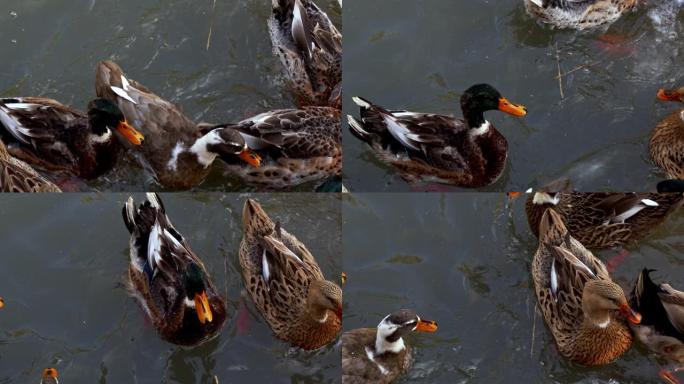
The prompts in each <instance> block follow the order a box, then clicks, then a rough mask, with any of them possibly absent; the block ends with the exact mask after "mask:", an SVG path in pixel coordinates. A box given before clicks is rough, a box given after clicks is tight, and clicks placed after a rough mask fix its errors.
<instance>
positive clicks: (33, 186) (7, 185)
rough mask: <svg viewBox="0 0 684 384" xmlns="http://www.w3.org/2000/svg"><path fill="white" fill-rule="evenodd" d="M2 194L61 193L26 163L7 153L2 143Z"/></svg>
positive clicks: (0, 176) (0, 147)
mask: <svg viewBox="0 0 684 384" xmlns="http://www.w3.org/2000/svg"><path fill="white" fill-rule="evenodd" d="M0 192H61V190H60V189H59V187H57V186H56V185H54V184H53V183H52V182H51V181H49V180H48V179H46V178H44V177H43V176H41V175H40V174H39V173H38V172H36V170H35V169H33V168H31V166H30V165H28V164H26V163H25V162H23V161H21V160H19V159H17V158H15V157H13V156H12V155H10V154H9V153H8V152H7V147H6V146H5V144H4V143H3V142H2V141H0Z"/></svg>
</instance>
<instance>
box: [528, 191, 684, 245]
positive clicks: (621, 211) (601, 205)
mask: <svg viewBox="0 0 684 384" xmlns="http://www.w3.org/2000/svg"><path fill="white" fill-rule="evenodd" d="M676 184H677V182H676V181H666V182H661V183H660V184H658V188H659V190H664V189H666V188H669V189H668V190H672V189H671V188H670V186H671V185H674V187H672V188H675V187H676ZM682 202H684V195H682V193H681V192H679V193H609V192H590V193H582V192H572V188H571V187H570V182H569V180H568V179H560V180H556V181H554V182H552V183H549V184H548V185H546V186H544V187H541V188H539V190H537V191H535V192H533V193H531V194H530V195H529V196H528V198H527V202H526V206H525V210H526V212H527V220H528V222H529V224H530V229H531V230H532V232H533V233H534V234H535V235H536V236H539V223H540V221H541V218H542V216H543V215H544V212H545V211H546V209H547V208H553V209H554V211H555V212H556V213H558V214H559V215H560V216H561V217H562V218H563V222H564V224H565V226H566V227H567V228H568V231H569V232H570V234H571V235H572V236H573V237H574V238H575V239H577V240H579V242H580V243H582V245H584V246H585V247H587V248H591V249H603V248H610V247H616V246H621V245H624V244H627V243H630V242H634V241H637V240H640V239H642V238H644V237H645V236H647V235H648V234H649V233H651V231H652V230H653V229H655V228H656V227H657V226H658V225H659V224H660V223H662V222H663V221H665V219H666V218H667V217H668V215H669V214H671V213H672V212H674V211H676V210H677V209H678V208H679V207H681V205H682Z"/></svg>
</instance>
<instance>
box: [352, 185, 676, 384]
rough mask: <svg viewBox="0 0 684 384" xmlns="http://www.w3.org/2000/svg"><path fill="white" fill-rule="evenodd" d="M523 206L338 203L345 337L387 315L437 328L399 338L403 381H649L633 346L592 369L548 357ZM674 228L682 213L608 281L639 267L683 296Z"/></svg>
mask: <svg viewBox="0 0 684 384" xmlns="http://www.w3.org/2000/svg"><path fill="white" fill-rule="evenodd" d="M523 200H524V199H523V198H521V199H518V200H517V201H515V202H514V203H513V205H512V206H511V207H507V198H506V196H504V195H503V194H432V195H424V194H421V195H417V194H416V195H413V194H411V195H409V194H354V195H353V196H347V197H345V200H344V203H343V210H344V225H343V236H344V239H345V243H344V244H345V248H344V270H345V272H346V273H347V276H348V280H347V284H346V285H345V292H344V294H345V302H346V307H345V312H344V316H345V318H344V328H345V329H346V330H348V329H353V328H359V327H372V326H375V325H377V324H378V322H379V321H380V320H381V319H382V318H383V317H384V316H385V315H386V314H388V313H390V312H392V311H394V310H396V309H398V308H414V309H416V310H417V311H418V312H419V313H420V314H422V315H423V316H424V317H426V318H429V319H433V320H435V321H437V322H438V323H439V326H440V327H439V330H438V331H437V333H434V334H430V335H425V334H420V335H412V336H410V337H409V339H408V342H409V343H411V344H412V345H415V346H417V355H416V364H415V366H414V369H413V370H412V371H411V372H410V374H409V376H408V378H407V379H404V380H403V381H401V382H406V383H408V382H411V383H498V382H507V381H508V380H510V378H515V382H521V383H522V382H529V383H542V382H544V383H546V382H559V383H606V384H607V383H644V382H658V379H657V372H658V368H657V367H656V365H654V363H653V361H654V360H653V359H652V357H651V356H650V354H649V353H648V352H647V351H646V350H645V349H644V348H643V347H641V346H637V347H636V348H633V349H632V350H631V351H630V352H628V353H627V354H626V355H624V356H623V357H622V358H621V359H620V360H619V361H618V362H616V363H613V364H610V365H608V366H605V367H601V368H591V369H590V368H584V367H579V366H577V365H574V364H571V363H568V362H566V361H565V360H562V359H561V358H560V357H559V355H558V353H557V351H556V347H555V345H554V342H553V338H552V336H551V334H550V333H549V332H548V330H547V329H546V326H545V324H544V320H543V318H542V317H541V314H537V315H535V305H536V297H535V294H534V289H533V282H532V278H531V275H530V272H529V267H530V263H531V260H532V256H533V255H534V252H535V251H536V248H537V242H536V239H535V238H534V236H533V235H532V234H531V233H530V231H529V229H528V226H527V219H526V218H525V216H524V214H525V213H524V201H523ZM683 230H684V215H682V214H681V213H680V214H677V215H675V216H674V217H671V218H670V219H669V220H668V221H667V222H666V223H665V224H664V225H663V226H662V227H660V228H659V229H658V230H657V231H656V232H655V233H654V234H653V235H651V236H649V237H648V238H647V239H646V240H644V241H643V242H641V243H639V244H636V245H634V246H630V247H628V248H627V251H628V252H629V256H628V257H627V258H626V260H625V261H623V262H622V264H620V265H619V266H618V267H617V269H616V270H615V271H614V272H613V274H612V276H613V278H614V279H615V280H616V281H617V282H618V283H619V284H621V285H622V286H623V288H625V289H628V290H629V289H631V286H632V284H633V281H634V280H635V279H636V277H637V274H638V272H639V271H641V269H642V268H643V267H644V266H647V267H649V268H655V269H657V270H658V271H659V272H658V276H659V278H660V277H662V278H663V279H667V280H669V281H670V282H671V283H672V285H673V286H674V287H680V288H684V259H683V258H682V256H681V255H682V254H684V238H683V237H682V236H681V233H682V231H683ZM617 254H618V250H608V251H605V252H601V253H600V256H601V258H602V259H603V260H604V261H605V260H608V259H610V258H611V257H613V256H616V255H617ZM660 363H664V362H663V361H661V362H660ZM611 380H612V381H611Z"/></svg>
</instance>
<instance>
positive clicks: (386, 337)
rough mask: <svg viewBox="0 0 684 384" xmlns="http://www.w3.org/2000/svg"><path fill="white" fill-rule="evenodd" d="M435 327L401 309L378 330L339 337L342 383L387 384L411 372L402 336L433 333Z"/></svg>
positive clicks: (429, 322)
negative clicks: (340, 339) (340, 341)
mask: <svg viewBox="0 0 684 384" xmlns="http://www.w3.org/2000/svg"><path fill="white" fill-rule="evenodd" d="M436 330H437V323H435V322H434V321H431V320H423V319H421V318H420V317H419V316H418V315H416V312H414V311H413V310H410V309H402V310H400V311H397V312H394V313H392V314H390V315H387V316H385V318H384V319H382V321H381V322H380V324H378V327H377V328H359V329H353V330H351V331H348V332H345V333H343V334H342V383H343V384H370V383H374V384H375V383H377V384H387V383H392V382H394V381H395V380H397V379H398V378H399V377H400V376H402V375H404V374H405V373H406V372H408V370H409V369H410V368H411V364H412V362H413V361H412V353H411V352H412V351H411V346H410V345H408V344H406V343H404V339H403V336H405V335H407V334H409V333H411V332H413V331H416V332H435V331H436Z"/></svg>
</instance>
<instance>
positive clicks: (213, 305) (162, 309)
mask: <svg viewBox="0 0 684 384" xmlns="http://www.w3.org/2000/svg"><path fill="white" fill-rule="evenodd" d="M122 213H123V220H124V223H125V224H126V228H127V229H128V231H129V232H130V234H131V238H130V264H129V267H128V275H127V276H126V279H125V285H126V288H127V290H128V292H129V293H130V295H131V296H132V297H134V298H135V299H137V300H138V302H139V303H140V305H141V306H142V308H143V309H144V311H145V313H146V314H147V316H148V317H149V318H150V319H151V321H152V324H153V325H154V327H155V328H156V330H157V332H158V333H159V335H160V336H161V338H162V339H164V340H166V341H168V342H171V343H174V344H178V345H184V346H193V345H198V344H201V343H203V342H206V341H207V340H210V339H212V338H214V337H216V336H217V335H218V333H219V332H220V330H221V328H222V327H223V324H224V323H225V321H226V317H227V313H226V303H225V299H224V298H223V297H221V295H219V294H218V292H217V291H216V287H215V286H214V283H213V282H212V280H211V276H210V275H209V272H208V271H207V269H206V268H205V266H204V263H202V260H201V259H200V258H199V257H198V256H197V255H196V254H195V253H194V252H193V251H192V249H190V245H189V244H188V242H187V240H186V239H185V238H184V237H183V235H181V234H180V232H178V230H176V228H175V227H174V226H173V225H172V224H171V221H170V219H169V218H168V216H167V215H166V211H165V209H164V205H163V203H162V200H161V198H160V197H159V195H157V194H156V193H148V194H147V199H146V200H145V201H144V202H143V203H142V204H140V206H139V207H138V208H137V209H136V207H135V203H134V201H133V197H129V198H128V200H127V201H126V203H125V204H124V207H123V212H122Z"/></svg>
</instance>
